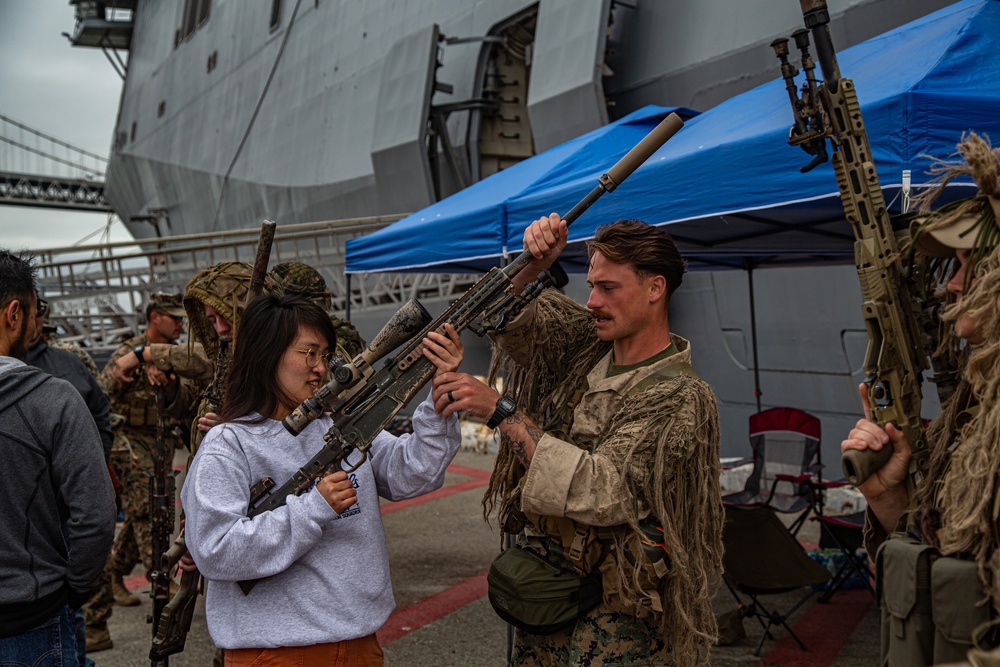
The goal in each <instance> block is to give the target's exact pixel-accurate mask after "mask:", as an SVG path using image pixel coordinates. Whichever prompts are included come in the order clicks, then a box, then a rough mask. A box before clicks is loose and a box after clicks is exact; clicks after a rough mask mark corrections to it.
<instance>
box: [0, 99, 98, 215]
mask: <svg viewBox="0 0 1000 667" xmlns="http://www.w3.org/2000/svg"><path fill="white" fill-rule="evenodd" d="M107 165H108V158H107V157H106V156H102V155H98V154H96V153H92V152H90V151H87V150H84V149H82V148H79V147H77V146H74V145H73V144H71V143H70V142H68V141H64V140H63V139H60V138H58V137H54V136H52V135H50V134H48V133H46V132H42V131H41V130H39V129H36V128H33V127H31V126H29V125H27V124H26V123H23V122H21V121H19V120H17V119H14V118H11V117H10V116H7V115H4V114H0V205H10V206H35V207H43V208H51V209H62V210H67V209H69V210H76V211H97V212H108V213H110V212H111V207H110V206H109V205H108V200H107V198H106V197H105V195H104V175H105V172H106V171H107Z"/></svg>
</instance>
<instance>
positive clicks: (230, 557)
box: [181, 426, 337, 581]
mask: <svg viewBox="0 0 1000 667" xmlns="http://www.w3.org/2000/svg"><path fill="white" fill-rule="evenodd" d="M240 437H249V436H247V435H246V434H245V432H244V433H243V434H242V435H241V436H240ZM240 451H241V450H240V445H239V442H238V440H237V435H236V432H235V431H234V429H232V428H228V427H225V426H222V427H216V428H214V429H212V430H211V431H210V432H209V434H208V435H207V436H205V440H204V441H202V444H201V447H200V448H199V449H198V454H197V456H195V459H194V462H193V463H192V464H191V469H190V470H189V471H188V475H187V478H186V479H185V481H184V487H183V488H182V489H181V500H182V502H183V505H184V513H185V524H184V525H185V536H186V542H187V546H188V549H189V550H190V551H191V556H192V557H193V558H194V562H195V564H197V566H198V569H199V570H200V571H201V573H202V574H203V575H205V577H206V578H208V579H210V580H215V581H244V580H247V579H258V578H262V577H270V576H273V575H275V574H278V573H280V572H284V571H285V570H286V569H288V567H289V566H290V565H291V564H292V563H294V562H295V561H297V560H298V559H299V558H301V557H302V555H303V554H305V553H307V552H308V551H309V550H310V549H312V548H313V546H314V545H315V544H316V543H317V542H318V541H319V540H320V538H321V537H322V536H323V528H324V526H325V525H326V524H328V523H329V522H330V521H332V520H333V519H334V518H335V517H336V516H337V514H336V513H335V512H334V511H333V508H331V507H330V505H329V503H327V502H326V500H325V499H324V498H323V496H322V495H320V494H319V493H306V494H303V495H301V496H289V498H288V501H287V504H286V505H285V506H284V507H279V508H277V509H275V510H272V511H270V512H264V513H262V514H259V515H257V516H256V517H254V518H253V519H249V518H247V516H246V514H247V506H248V504H249V501H250V492H249V488H250V485H251V483H252V482H253V481H255V480H251V479H250V475H251V471H250V470H249V468H248V465H247V462H246V459H245V458H244V457H243V456H242V455H241V453H240ZM279 483H280V482H279Z"/></svg>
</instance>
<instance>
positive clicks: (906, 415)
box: [771, 0, 933, 485]
mask: <svg viewBox="0 0 1000 667" xmlns="http://www.w3.org/2000/svg"><path fill="white" fill-rule="evenodd" d="M799 3H800V5H801V7H802V14H803V18H804V20H805V25H806V28H808V29H799V30H796V31H795V32H794V33H792V38H793V39H794V40H795V45H796V47H797V48H798V49H799V50H800V51H801V54H802V70H803V71H804V72H805V83H804V84H803V86H802V94H801V98H800V97H799V94H798V91H797V89H796V85H795V80H794V77H795V76H796V74H798V69H797V68H796V67H795V66H794V65H792V64H791V63H789V62H788V55H789V49H788V40H787V39H776V40H774V42H772V43H771V47H772V48H773V49H774V52H775V54H776V55H777V56H778V60H779V61H780V62H781V75H782V78H783V79H784V81H785V87H786V89H787V90H788V96H789V99H790V101H791V103H792V111H793V115H794V118H795V124H794V125H793V126H792V128H791V130H790V132H789V139H788V143H789V144H791V145H793V146H800V147H802V149H803V150H805V151H806V152H807V153H809V154H810V155H815V158H814V159H813V160H812V162H810V163H809V164H808V165H806V166H805V167H803V168H802V170H801V171H803V172H806V171H809V170H810V169H812V168H814V167H816V166H817V165H818V164H820V163H822V162H824V161H826V159H827V151H826V141H827V140H828V139H829V141H830V145H831V147H832V149H833V169H834V173H835V174H836V176H837V185H838V187H839V189H840V198H841V202H842V203H843V206H844V213H845V216H846V218H847V221H848V222H850V223H851V228H852V229H853V231H854V237H855V244H854V262H855V264H856V265H857V268H858V278H859V279H860V281H861V292H862V295H863V297H864V304H863V306H862V314H863V316H864V319H865V329H866V330H867V332H868V350H867V352H866V353H865V361H864V371H865V383H866V384H868V386H869V392H868V400H869V403H870V407H871V414H872V419H874V420H875V421H876V422H877V423H878V424H879V425H880V426H884V425H885V424H889V423H892V424H893V425H895V426H896V427H897V428H898V429H899V430H900V431H902V432H903V434H904V435H905V436H906V439H907V441H908V442H909V443H910V447H911V448H912V450H913V457H912V458H911V460H910V474H911V480H912V479H913V478H914V476H915V475H916V474H917V473H918V472H919V471H922V470H925V469H926V467H927V456H928V454H927V441H926V438H925V436H924V429H923V427H922V425H921V421H920V403H921V398H922V396H921V373H922V372H923V371H924V370H925V369H926V368H927V367H928V364H927V357H928V351H929V349H930V348H932V347H933V345H932V341H931V340H930V336H929V335H928V334H927V332H925V331H924V330H922V328H921V325H920V322H921V304H920V302H919V301H918V300H917V298H916V296H915V291H914V288H913V285H912V282H911V280H910V276H908V275H907V272H906V268H905V266H904V263H903V262H902V261H901V258H900V253H899V247H898V242H897V239H896V235H895V233H894V232H893V229H892V225H891V223H890V221H889V214H888V211H887V210H886V205H885V199H884V198H883V196H882V187H881V185H880V184H879V180H878V174H877V172H876V171H875V163H874V161H873V159H872V152H871V146H870V145H869V143H868V133H867V132H866V131H865V124H864V121H863V120H862V118H861V107H860V105H859V103H858V98H857V94H856V93H855V90H854V82H853V81H851V80H850V79H844V78H841V76H840V67H839V66H838V64H837V56H836V53H835V52H834V48H833V42H832V40H831V38H830V28H829V22H830V16H829V12H828V10H827V6H826V0H799ZM810 31H812V34H813V39H814V40H815V42H816V54H817V57H818V59H819V64H820V67H821V69H822V72H823V78H824V79H825V81H818V80H817V79H816V77H815V75H814V70H815V63H814V62H813V59H812V56H811V55H810V54H809V32H810ZM891 456H892V445H891V443H890V444H887V445H885V446H884V447H883V448H882V449H881V450H880V451H878V452H873V451H871V450H866V451H858V450H850V451H847V452H845V453H844V455H843V457H842V459H841V464H842V466H843V469H844V476H845V477H846V478H847V480H848V481H850V482H851V483H852V484H854V485H859V484H861V483H862V482H864V481H865V480H866V479H868V477H869V476H870V475H871V474H872V473H873V472H875V471H876V470H878V469H879V468H881V467H882V466H883V465H885V463H886V462H887V461H888V460H889V457H891Z"/></svg>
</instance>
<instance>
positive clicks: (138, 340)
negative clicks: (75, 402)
mask: <svg viewBox="0 0 1000 667" xmlns="http://www.w3.org/2000/svg"><path fill="white" fill-rule="evenodd" d="M136 345H149V336H147V335H146V334H142V335H140V336H135V337H133V338H130V339H128V340H127V341H125V342H124V343H123V344H122V345H121V346H119V348H118V349H117V350H115V351H114V353H113V354H112V355H111V357H110V358H109V359H108V363H107V364H106V365H105V367H104V370H103V371H101V376H100V383H101V387H102V388H103V389H104V392H105V393H106V394H107V396H108V401H109V402H110V403H111V411H112V412H115V413H118V414H120V415H122V417H124V419H125V421H124V423H123V424H122V431H123V433H124V435H125V436H126V437H128V438H129V440H130V441H132V443H133V444H136V443H140V442H144V441H148V440H155V439H156V422H157V409H156V392H155V390H154V389H153V386H152V385H151V384H150V383H149V379H148V378H147V377H146V373H145V371H144V370H143V369H142V368H138V369H136V371H135V373H134V374H133V378H134V379H133V380H132V382H119V381H118V380H116V379H115V377H114V375H113V373H112V369H113V368H114V366H115V362H116V361H118V359H120V358H121V357H123V356H125V355H126V354H133V352H132V348H133V347H134V346H136ZM166 392H167V393H166V399H167V412H168V414H169V416H170V417H171V418H172V419H174V420H182V421H183V422H184V423H185V424H186V423H187V420H188V419H190V416H189V414H188V413H189V410H190V406H191V405H192V404H193V402H194V400H195V397H196V396H197V393H198V391H197V387H196V386H195V385H194V383H192V382H191V381H190V380H187V379H185V378H179V379H178V381H177V382H176V383H172V384H171V385H169V386H168V387H167V389H166Z"/></svg>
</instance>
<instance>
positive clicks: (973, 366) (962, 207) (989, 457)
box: [914, 133, 1000, 611]
mask: <svg viewBox="0 0 1000 667" xmlns="http://www.w3.org/2000/svg"><path fill="white" fill-rule="evenodd" d="M958 149H959V151H960V152H961V154H962V157H963V158H964V162H959V163H939V164H938V165H937V166H936V167H935V171H936V173H938V174H942V177H941V179H940V182H939V183H938V185H937V187H935V188H934V189H932V190H930V191H929V192H928V193H926V194H925V195H923V196H922V197H921V200H920V205H921V208H922V209H923V210H928V209H929V207H930V204H931V202H933V200H934V199H935V198H936V197H937V196H938V195H939V194H940V193H941V192H942V191H943V189H944V187H945V186H946V185H947V183H948V182H949V181H951V180H952V179H954V178H956V177H959V176H970V177H972V178H973V179H974V180H975V182H976V184H977V185H978V186H979V193H978V194H977V195H976V196H975V197H970V198H968V199H963V200H960V201H956V202H953V203H950V204H947V205H945V206H942V207H941V208H939V209H937V210H936V211H933V212H930V213H928V214H927V215H926V216H925V217H924V218H923V223H922V224H921V225H920V227H919V229H918V230H917V233H916V234H915V236H914V243H915V244H918V245H919V241H920V240H921V239H920V237H921V236H922V235H924V234H928V235H929V234H931V233H932V232H934V231H938V230H949V233H950V234H951V238H952V240H953V241H956V240H957V239H962V241H961V242H960V244H961V245H962V246H963V247H967V248H969V250H970V252H971V257H970V260H969V261H970V264H969V269H968V270H967V273H966V285H965V287H966V291H965V293H964V294H963V296H962V298H961V299H960V300H959V301H958V302H957V303H952V304H951V305H950V306H948V308H947V309H945V311H944V312H943V314H942V320H943V321H944V322H945V324H946V325H950V324H952V323H954V322H956V321H958V320H960V319H961V318H963V317H970V318H973V319H974V320H975V321H976V322H977V323H978V332H979V335H980V337H981V338H982V341H981V342H980V343H978V344H976V345H971V346H968V347H967V349H966V350H965V356H966V358H967V361H966V363H965V367H964V371H963V380H962V383H961V384H960V386H959V390H958V391H957V392H956V394H955V396H954V397H952V399H951V400H950V401H948V402H947V403H946V404H945V405H944V406H943V407H944V409H943V412H942V414H941V416H940V417H938V419H936V420H935V421H934V423H932V425H931V427H930V428H929V430H928V442H929V445H930V447H931V460H930V468H929V471H928V475H927V479H926V480H925V481H924V483H923V484H921V485H920V487H919V489H918V493H917V495H916V498H915V500H916V506H917V508H918V510H921V511H925V512H926V511H928V510H930V511H932V512H933V511H935V510H936V512H937V513H939V516H940V528H939V529H938V530H937V535H936V537H937V541H938V543H939V544H940V550H941V553H942V554H944V555H959V556H964V557H967V558H969V559H971V560H974V561H975V562H976V563H977V565H978V567H979V576H980V579H981V581H982V582H983V585H984V587H985V589H986V591H987V592H988V595H989V597H990V601H991V603H992V605H993V607H994V609H996V610H997V611H1000V532H998V513H1000V374H998V373H997V368H1000V244H998V241H1000V227H998V219H1000V161H998V159H1000V149H994V148H991V146H990V144H989V143H988V141H987V140H985V139H983V138H981V137H979V136H977V135H976V134H974V133H969V134H968V135H966V136H964V137H963V138H962V142H961V143H959V144H958ZM931 246H932V250H931V253H933V244H931ZM973 277H974V278H975V284H971V281H972V279H973ZM949 329H950V326H949ZM952 340H953V341H954V338H952Z"/></svg>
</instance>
